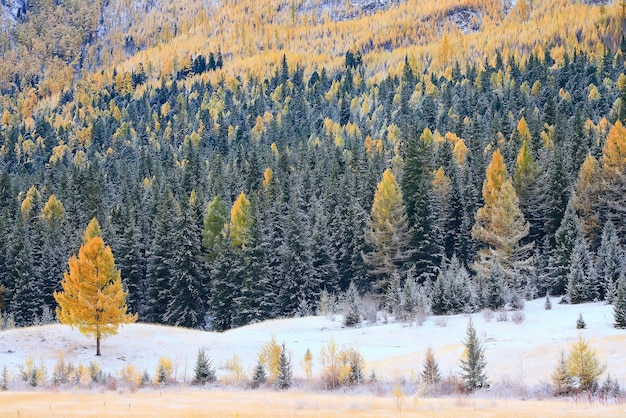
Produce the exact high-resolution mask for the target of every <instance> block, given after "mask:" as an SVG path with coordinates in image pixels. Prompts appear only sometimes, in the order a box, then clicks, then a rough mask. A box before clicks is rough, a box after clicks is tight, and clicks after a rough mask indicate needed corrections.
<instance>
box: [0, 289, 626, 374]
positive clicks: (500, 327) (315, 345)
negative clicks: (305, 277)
mask: <svg viewBox="0 0 626 418" xmlns="http://www.w3.org/2000/svg"><path fill="white" fill-rule="evenodd" d="M552 302H553V303H552V306H553V308H552V310H550V311H545V310H544V307H543V305H544V301H543V300H542V299H538V300H535V301H531V302H527V303H526V307H525V310H524V315H525V320H524V322H523V323H521V324H515V323H513V322H512V321H511V320H509V321H507V322H499V321H497V318H496V317H494V318H493V319H491V320H490V321H487V319H486V318H485V316H484V315H482V314H481V313H476V314H472V315H454V316H449V317H446V320H445V321H444V320H443V319H442V317H434V316H431V317H429V318H428V319H427V320H426V322H425V323H424V324H423V325H422V326H415V325H413V326H409V325H407V324H402V323H393V322H390V323H386V324H384V323H381V322H379V323H377V324H372V325H363V326H362V327H360V328H344V327H343V326H342V322H341V317H340V316H336V317H334V318H330V317H326V316H321V317H305V318H295V319H282V320H273V321H266V322H263V323H259V324H254V325H249V326H246V327H242V328H238V329H233V330H230V331H228V332H224V333H214V332H203V331H197V330H188V329H181V328H173V327H164V326H156V325H147V324H133V325H127V326H124V327H123V328H120V330H119V334H118V335H115V336H112V337H109V338H107V339H106V340H104V341H103V343H102V356H101V357H96V356H95V342H94V341H92V340H91V339H88V338H86V337H85V336H83V335H82V334H80V333H79V332H78V331H77V330H72V329H71V328H70V327H68V326H63V325H46V326H40V327H30V328H22V329H13V330H9V331H3V332H0V366H1V365H6V366H7V368H8V370H9V373H10V374H11V375H12V376H13V377H15V376H16V374H17V373H18V366H19V365H21V364H24V363H25V361H26V359H27V358H28V357H29V356H30V357H32V359H33V360H34V362H35V364H37V365H39V364H41V363H43V364H45V366H46V367H47V370H48V375H49V376H50V375H51V370H53V368H54V364H55V363H56V361H57V358H58V354H59V353H60V352H62V353H63V355H64V357H65V360H66V361H70V362H72V363H74V364H85V365H87V364H89V363H90V362H91V361H96V362H97V363H98V364H99V365H100V367H101V368H102V369H103V370H104V371H105V372H110V373H113V374H115V373H117V372H119V370H120V369H121V368H123V367H124V366H126V365H128V364H133V365H134V366H135V367H136V368H137V369H139V370H142V371H143V370H147V371H148V373H149V374H150V375H153V374H154V370H155V369H156V367H157V364H158V361H159V358H160V357H161V356H167V357H168V358H169V359H170V360H171V361H172V363H173V365H174V373H175V374H176V378H177V379H178V380H179V381H182V380H189V379H190V376H191V375H192V373H193V366H194V362H195V358H196V355H197V352H198V349H200V348H205V349H207V351H208V353H209V356H210V358H211V360H212V361H213V364H214V365H215V366H216V369H217V373H218V377H219V376H224V375H226V374H227V373H228V371H227V370H226V369H225V364H226V362H227V361H228V360H230V359H232V357H233V355H237V356H238V358H239V359H240V361H241V363H242V366H243V371H244V372H245V373H247V374H248V375H250V374H251V372H252V369H253V367H254V365H255V364H256V360H257V354H258V352H259V349H260V348H261V346H262V345H263V344H265V343H267V342H268V341H270V339H271V338H272V336H273V337H274V338H275V339H276V341H277V342H279V343H282V342H284V343H285V345H286V347H287V349H288V350H289V352H290V354H291V360H292V364H293V372H294V376H295V377H303V376H304V371H303V369H302V366H301V363H302V359H303V357H304V353H305V352H306V350H307V348H308V349H310V350H311V352H312V353H313V356H314V363H316V364H315V368H314V370H313V374H314V375H316V374H319V372H320V366H319V364H317V359H318V357H319V353H320V349H321V348H322V347H323V346H324V345H326V344H327V343H328V341H329V340H330V339H331V338H332V339H333V340H334V341H335V342H336V343H337V344H338V345H339V346H350V345H352V346H353V347H355V348H356V349H358V351H359V352H360V353H361V354H362V355H363V357H364V358H365V361H366V371H365V373H366V374H368V375H369V374H370V373H371V371H372V370H375V372H376V375H377V376H379V377H380V378H382V379H388V380H394V379H396V378H404V379H408V380H409V381H410V380H413V379H415V377H416V376H417V374H418V373H419V371H420V370H421V364H422V361H423V358H424V353H425V351H426V349H427V347H428V346H431V347H432V348H433V351H434V353H435V357H436V358H437V360H438V362H439V366H440V370H441V371H442V374H444V375H447V374H457V373H459V371H460V369H459V358H460V357H461V354H462V352H463V344H462V341H463V339H464V337H465V330H466V327H467V322H468V317H470V316H471V317H472V318H473V321H474V324H475V327H476V329H477V331H478V335H479V337H480V338H482V340H483V342H484V346H485V351H486V359H487V374H488V376H489V379H490V380H491V381H492V382H493V383H494V384H497V383H498V382H501V381H509V382H511V381H513V382H516V383H522V384H524V385H527V386H534V385H538V384H540V383H542V382H547V381H549V379H550V375H551V373H552V371H553V369H554V367H555V365H556V362H557V359H558V357H559V355H560V352H561V351H563V350H564V351H566V352H567V351H568V350H569V347H570V345H571V343H572V342H574V341H575V340H577V339H578V336H579V335H582V336H583V337H584V338H585V339H587V340H588V341H589V342H590V344H591V346H592V347H593V348H594V349H595V350H596V351H597V354H598V356H599V358H600V360H601V361H602V362H605V363H606V365H607V370H608V371H609V372H610V373H611V375H612V376H614V377H616V378H617V379H618V380H619V381H620V382H626V351H624V350H623V347H624V346H625V345H626V332H625V331H623V330H618V329H615V328H614V327H613V325H612V324H613V309H612V307H611V306H609V305H605V304H603V303H589V304H583V305H559V304H558V299H556V298H554V299H553V300H552ZM579 314H582V315H583V317H584V319H585V321H586V323H587V329H584V330H578V329H576V319H577V318H578V315H579ZM443 322H445V323H446V324H445V326H444V325H443V324H442V323H443Z"/></svg>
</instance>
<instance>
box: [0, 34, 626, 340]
mask: <svg viewBox="0 0 626 418" xmlns="http://www.w3.org/2000/svg"><path fill="white" fill-rule="evenodd" d="M556 42H558V41H555V43H556ZM624 49H626V48H624ZM364 52H365V51H363V53H364ZM625 53H626V50H623V49H621V48H619V46H617V47H615V46H611V45H607V46H605V47H604V48H603V49H602V54H600V55H599V56H596V55H591V54H590V53H589V52H588V51H585V50H583V49H582V48H581V49H576V48H571V49H568V50H565V52H564V53H563V54H562V56H558V57H553V56H552V55H551V53H550V51H549V50H548V48H546V52H545V53H544V52H543V51H533V52H530V53H528V54H525V55H524V56H523V57H522V58H518V59H516V58H515V55H513V54H508V56H507V57H503V56H502V55H501V54H500V53H499V52H497V51H496V52H495V53H494V54H493V55H490V56H487V57H485V59H484V61H482V62H481V61H476V60H474V61H463V60H459V59H455V60H450V65H449V66H448V71H435V70H432V71H431V70H430V69H429V70H418V69H417V68H418V67H417V66H416V65H414V63H413V62H412V60H411V59H410V58H409V56H408V55H407V56H406V58H405V60H404V63H403V64H402V65H401V66H400V70H399V71H397V72H391V71H390V72H388V73H387V75H386V76H385V77H381V78H379V79H377V80H374V79H371V78H368V76H367V74H369V72H368V68H367V67H368V61H367V60H363V59H362V56H363V55H362V51H361V50H359V49H346V50H345V51H344V52H342V54H341V57H342V59H341V61H342V65H339V66H335V67H333V68H332V69H326V68H325V67H324V66H319V67H316V68H307V67H305V66H304V65H302V64H301V63H294V62H290V60H289V59H288V58H287V56H286V55H283V56H282V59H280V62H279V63H278V65H277V66H276V67H275V70H273V71H271V72H269V73H268V75H267V76H258V75H254V74H253V73H250V74H246V75H240V76H236V77H232V78H224V77H222V78H221V79H214V78H211V77H202V76H201V75H202V74H205V73H211V72H215V71H217V70H219V69H220V68H222V66H228V65H229V62H228V60H229V59H232V56H231V55H226V54H225V55H222V52H221V50H217V49H216V50H214V51H211V52H210V54H209V53H208V52H207V54H206V56H205V55H196V56H193V57H192V58H191V59H190V62H191V65H190V67H188V68H184V69H182V70H179V71H176V72H174V73H173V74H171V75H170V76H167V77H165V76H163V77H160V79H159V80H158V82H155V81H154V80H153V81H152V82H150V80H148V76H147V75H146V73H145V72H144V68H143V66H138V67H137V68H136V69H134V70H132V71H129V72H119V73H118V72H117V70H114V72H113V75H112V77H111V81H110V82H108V83H105V84H104V85H98V84H97V83H93V84H90V83H89V82H88V81H87V79H85V80H80V79H78V80H77V81H75V82H74V83H72V84H71V86H70V87H68V88H66V89H64V90H63V91H62V92H61V93H60V94H59V95H58V97H57V100H56V102H54V103H52V102H50V103H43V104H40V105H39V106H38V107H37V109H36V110H32V109H31V110H30V111H28V112H27V113H28V117H27V118H24V119H25V120H22V117H21V116H20V114H18V113H17V112H14V111H12V110H10V109H13V108H10V107H9V106H5V107H4V108H3V107H0V110H3V112H2V111H0V114H2V117H1V120H0V145H1V149H0V168H1V170H2V171H1V174H0V254H2V256H1V257H0V283H1V284H2V286H3V287H2V288H0V292H1V295H2V310H3V312H4V313H5V315H12V317H13V319H14V321H15V323H16V324H17V325H19V326H28V325H31V324H35V323H39V322H40V321H41V320H42V318H44V317H47V316H49V315H50V312H54V310H55V308H56V302H55V299H54V297H53V294H54V292H55V291H59V290H60V286H61V285H60V284H61V280H62V279H63V274H64V271H66V270H67V265H68V259H69V258H70V256H71V255H72V254H75V253H77V251H78V249H79V247H80V245H81V237H82V235H83V231H84V230H85V228H86V226H87V225H88V224H89V222H90V221H91V220H92V219H93V218H96V219H97V220H98V222H99V223H100V225H101V228H102V237H103V239H104V242H105V243H106V244H107V245H109V246H110V247H111V250H112V252H113V254H114V256H115V263H116V266H117V268H119V269H120V270H121V277H122V282H123V285H124V287H125V289H126V290H127V291H128V293H129V294H128V306H129V311H130V312H131V313H136V314H138V318H139V320H140V321H144V322H150V323H160V324H168V325H177V326H184V327H192V328H203V329H214V330H220V331H222V330H227V329H230V328H233V327H238V326H243V325H245V324H249V323H253V322H259V321H262V320H265V319H270V318H278V317H290V316H296V315H307V314H311V313H314V312H315V311H316V310H317V309H318V307H319V304H320V301H321V300H323V299H324V298H327V297H328V295H333V294H334V295H338V294H341V293H344V292H347V294H348V295H350V294H351V293H354V290H356V291H357V292H358V293H359V294H360V295H370V296H372V297H373V298H375V299H376V300H377V301H378V302H379V303H380V306H381V307H383V308H385V309H390V310H397V309H400V308H398V307H404V309H405V310H411V309H412V308H411V306H413V305H415V304H427V305H428V308H429V309H430V311H432V313H434V314H452V313H461V312H475V311H478V310H480V309H483V308H490V309H502V308H509V307H510V308H520V307H523V303H524V300H527V299H532V298H537V297H545V296H546V294H550V295H562V301H563V302H564V303H572V304H576V303H583V302H588V301H594V300H605V301H607V303H614V302H616V301H617V300H618V293H619V292H618V290H619V289H620V283H623V282H624V275H625V274H626V258H625V256H624V250H625V249H626V126H624V124H626V70H625V57H624V54H625ZM555 55H556V53H555ZM4 93H5V94H6V95H7V97H8V95H11V94H13V93H12V92H10V91H5V92H4ZM26 108H27V101H24V103H22V104H21V109H22V116H24V115H25V112H26V110H25V109H26ZM351 285H352V286H351ZM621 286H624V284H622V285H621ZM349 289H352V290H351V291H348V290H349ZM621 299H623V298H621ZM425 301H426V302H425Z"/></svg>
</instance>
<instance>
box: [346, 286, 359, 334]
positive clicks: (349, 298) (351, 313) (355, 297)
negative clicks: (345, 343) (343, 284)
mask: <svg viewBox="0 0 626 418" xmlns="http://www.w3.org/2000/svg"><path fill="white" fill-rule="evenodd" d="M344 303H345V305H346V306H345V308H344V309H345V313H344V318H343V324H344V325H345V326H347V327H354V326H359V325H360V324H361V310H362V307H361V297H360V296H359V291H358V290H357V288H356V285H355V284H354V282H350V286H349V287H348V290H347V291H346V296H345V301H344Z"/></svg>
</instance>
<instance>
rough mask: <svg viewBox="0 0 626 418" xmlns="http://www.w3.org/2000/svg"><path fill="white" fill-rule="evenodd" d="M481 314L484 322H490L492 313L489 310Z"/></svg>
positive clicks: (484, 310)
mask: <svg viewBox="0 0 626 418" xmlns="http://www.w3.org/2000/svg"><path fill="white" fill-rule="evenodd" d="M481 313H482V314H483V318H484V319H485V321H487V322H491V320H492V319H493V311H492V310H491V309H489V308H486V309H483V310H482V312H481Z"/></svg>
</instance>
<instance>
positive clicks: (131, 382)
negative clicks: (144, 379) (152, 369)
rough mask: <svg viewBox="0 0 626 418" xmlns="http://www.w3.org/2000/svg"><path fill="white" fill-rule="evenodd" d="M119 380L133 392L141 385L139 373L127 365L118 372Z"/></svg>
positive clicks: (130, 365)
mask: <svg viewBox="0 0 626 418" xmlns="http://www.w3.org/2000/svg"><path fill="white" fill-rule="evenodd" d="M120 379H121V380H122V382H124V384H126V386H128V387H129V388H130V389H131V390H133V389H135V388H136V387H137V386H140V385H141V372H140V371H139V370H137V368H136V367H135V366H133V365H132V364H128V365H126V366H124V367H122V369H121V370H120Z"/></svg>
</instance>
